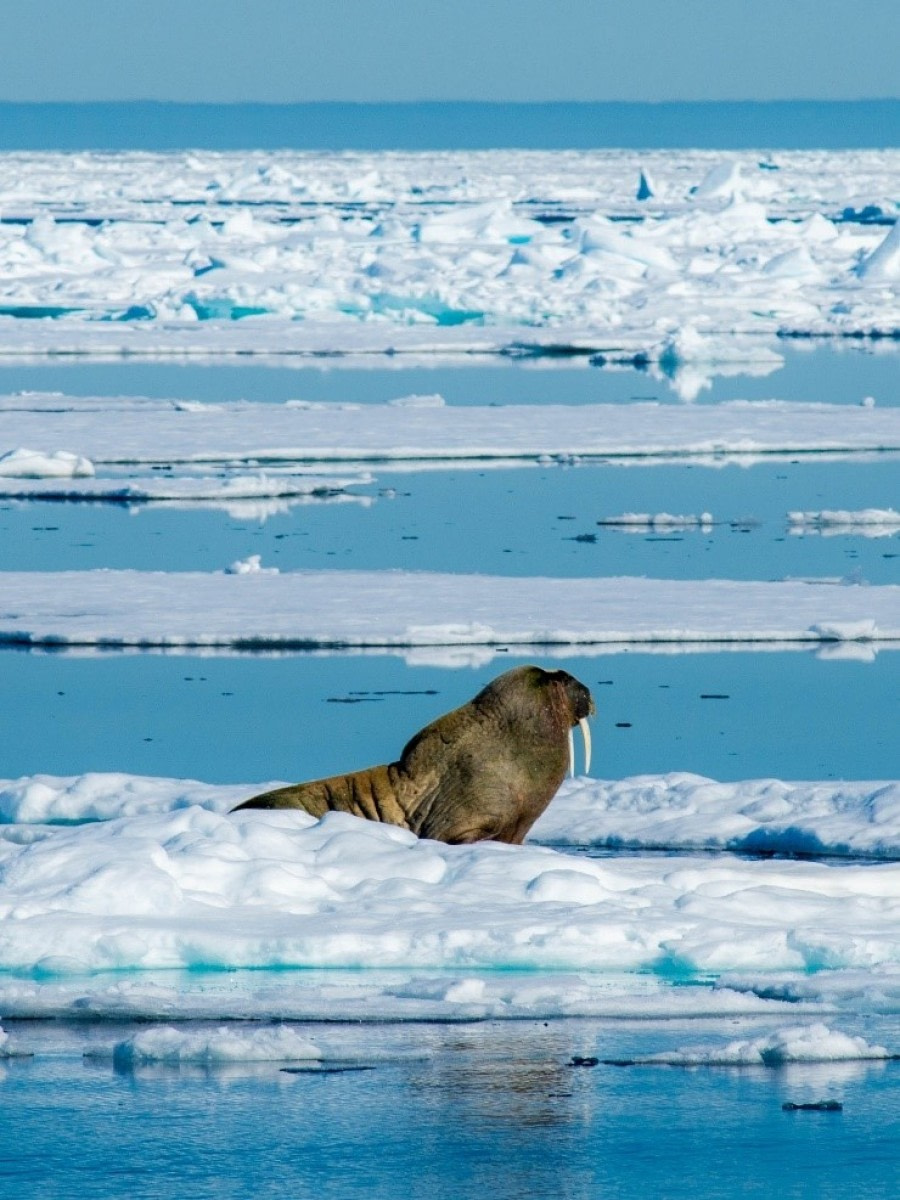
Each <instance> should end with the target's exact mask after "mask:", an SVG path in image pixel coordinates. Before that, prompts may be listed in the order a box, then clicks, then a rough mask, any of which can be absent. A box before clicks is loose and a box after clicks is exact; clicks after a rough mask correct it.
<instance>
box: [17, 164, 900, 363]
mask: <svg viewBox="0 0 900 1200" xmlns="http://www.w3.org/2000/svg"><path fill="white" fill-rule="evenodd" d="M897 163H898V152H897V151H896V150H881V151H875V150H868V151H847V152H843V153H837V152H830V153H828V154H825V153H819V152H780V153H779V154H778V156H777V162H774V163H773V162H771V161H769V162H767V163H766V164H764V165H765V168H766V169H763V165H762V164H760V162H759V157H758V155H752V154H735V153H703V152H696V151H695V152H691V151H670V152H654V153H649V152H642V153H640V154H637V153H635V152H626V151H595V152H577V153H574V152H526V151H522V152H516V151H490V152H478V153H465V152H459V153H430V154H429V153H424V154H399V153H397V154H384V153H379V154H364V153H356V154H327V153H319V154H315V153H291V152H287V151H284V152H279V153H261V152H246V153H241V154H228V153H212V152H204V153H199V152H187V153H175V154H148V153H138V152H133V153H117V154H91V153H84V154H80V155H78V156H69V155H62V154H51V153H34V154H25V153H19V154H8V155H4V156H3V157H2V159H0V209H2V211H3V213H4V215H5V216H6V218H7V220H6V221H5V223H4V224H3V225H2V227H0V278H2V280H3V284H2V286H0V314H2V315H0V344H7V345H9V344H13V343H15V344H16V345H17V348H18V349H19V350H20V351H21V350H23V349H25V348H26V345H25V344H27V343H28V342H31V343H32V344H33V345H34V346H35V347H36V348H38V347H40V346H41V345H43V347H44V348H45V349H46V348H49V346H50V344H51V343H52V342H54V341H55V342H56V344H57V346H58V347H59V348H63V347H64V348H66V349H69V350H71V349H76V348H81V349H84V348H85V346H86V345H88V344H90V345H93V346H94V347H95V348H96V347H98V346H99V345H100V344H101V343H103V344H105V345H106V346H107V347H108V348H111V349H115V348H127V349H128V350H130V351H132V352H133V351H135V350H137V351H138V352H140V350H141V348H142V347H144V348H146V347H148V346H150V345H151V344H152V345H155V346H156V347H157V348H159V347H164V346H165V345H166V343H167V341H168V343H169V344H172V341H173V337H175V338H180V340H181V344H182V346H186V345H191V346H193V348H195V349H196V348H201V347H203V346H204V345H210V344H211V339H210V338H209V336H208V334H209V333H210V332H213V331H210V330H209V329H208V327H209V326H221V325H223V324H228V325H231V326H233V325H234V324H235V323H240V324H250V325H252V326H253V327H254V331H253V340H254V341H255V343H256V344H255V349H256V350H257V351H259V350H260V349H263V348H265V346H268V348H269V349H282V350H292V351H295V352H296V350H297V349H298V348H300V349H302V348H304V347H305V348H307V349H311V348H312V347H313V344H314V339H315V336H316V327H319V328H321V327H323V326H328V327H330V332H329V334H328V337H327V341H328V342H330V344H331V348H332V349H333V348H334V347H335V346H336V345H341V346H342V348H344V349H347V348H352V343H353V329H354V328H360V327H366V328H367V330H368V335H367V336H368V340H369V345H370V347H371V348H373V349H378V350H382V351H383V350H386V349H389V348H396V345H397V344H398V339H399V343H400V344H403V342H404V341H405V338H404V334H403V331H404V329H410V328H412V329H416V328H418V329H424V330H426V331H428V330H432V331H438V332H440V331H442V330H447V331H449V332H451V333H453V334H454V335H455V337H456V344H457V346H458V347H465V346H467V347H468V348H477V347H478V346H479V345H480V344H482V343H481V340H480V339H482V338H483V334H480V333H479V330H480V329H481V330H484V329H487V330H491V329H493V330H495V331H501V330H502V333H501V334H500V345H505V346H506V347H507V348H511V347H512V346H513V345H514V344H515V341H516V331H517V330H518V331H519V335H520V336H521V335H522V334H524V336H525V340H528V339H529V338H530V337H531V336H532V331H546V332H548V333H549V334H551V336H552V337H553V338H554V339H555V340H556V342H557V343H560V344H563V345H569V344H573V342H574V343H575V344H578V343H579V342H581V341H582V340H586V341H587V344H588V345H590V346H592V347H593V348H595V349H597V350H600V351H602V352H608V353H611V354H613V355H616V354H621V353H625V354H632V355H633V354H635V353H641V354H644V355H648V356H649V357H650V358H652V359H657V358H660V357H661V356H662V355H663V354H664V353H665V352H666V349H667V347H668V346H669V344H670V342H671V340H672V339H673V337H675V336H676V335H677V334H678V333H679V331H680V330H681V329H682V327H683V325H684V314H685V312H690V314H691V321H692V323H693V325H694V327H695V329H696V331H697V332H698V333H699V335H700V338H701V340H702V339H704V338H712V339H715V338H716V337H719V336H720V335H721V334H723V333H728V334H736V333H741V334H752V335H763V336H768V337H772V336H775V335H777V334H785V333H787V334H817V335H822V334H824V335H837V336H846V335H849V334H853V335H860V334H862V335H867V334H872V333H876V334H882V335H884V334H886V335H889V336H892V335H893V334H894V332H895V331H896V330H897V329H898V328H900V298H898V290H897V245H898V243H897V230H896V228H894V229H893V230H891V229H890V225H891V223H892V222H893V221H894V220H895V219H896V200H897V197H896V178H897V172H898V166H897ZM773 166H774V167H777V170H772V169H771V168H772V167H773ZM641 173H643V174H641ZM639 176H640V177H641V178H642V179H643V185H644V186H642V187H641V188H640V190H639V191H638V193H637V194H636V192H635V179H636V178H638V177H639ZM651 178H652V181H653V182H652V186H651V185H650V183H649V180H650V179H651ZM861 214H864V217H863V215H861ZM25 318H43V320H33V319H32V320H27V322H26V320H25ZM25 323H27V324H28V325H29V326H31V327H32V328H30V329H28V330H27V331H23V330H21V329H20V327H21V326H22V325H23V324H25ZM48 325H50V326H53V327H54V328H52V329H51V330H50V331H49V332H48V330H47V328H46V327H47V326H48ZM37 326H43V328H34V327H37ZM341 331H343V332H341ZM460 331H461V332H460ZM135 335H136V336H135ZM310 335H311V336H312V340H310ZM23 340H24V343H25V344H23ZM700 354H701V357H702V356H703V354H704V352H703V351H700Z"/></svg>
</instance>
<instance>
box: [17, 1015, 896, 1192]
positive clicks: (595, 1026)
mask: <svg viewBox="0 0 900 1200" xmlns="http://www.w3.org/2000/svg"><path fill="white" fill-rule="evenodd" d="M728 1025H729V1027H730V1028H729V1033H734V1035H735V1036H737V1033H736V1032H735V1030H736V1029H737V1028H738V1027H739V1028H740V1031H742V1032H744V1033H747V1032H752V1031H753V1029H754V1023H753V1022H752V1021H744V1022H728ZM298 1028H299V1029H300V1030H301V1031H302V1032H303V1033H306V1034H308V1035H309V1036H313V1037H314V1036H317V1034H318V1033H319V1032H320V1028H319V1029H317V1028H316V1027H303V1026H299V1027H298ZM128 1032H129V1030H128V1028H127V1027H124V1028H122V1027H117V1026H115V1025H111V1026H108V1027H103V1028H100V1029H97V1028H92V1027H90V1026H82V1027H78V1026H75V1027H74V1028H72V1029H70V1030H69V1031H67V1033H66V1034H65V1036H60V1034H59V1033H58V1032H56V1031H54V1032H52V1033H51V1034H50V1035H49V1036H48V1035H47V1034H44V1035H40V1036H39V1039H38V1041H37V1043H36V1044H37V1045H40V1044H41V1042H44V1043H45V1045H44V1046H42V1047H41V1049H42V1050H43V1053H41V1054H36V1056H35V1058H34V1060H33V1061H30V1060H20V1061H15V1062H10V1063H9V1064H8V1066H7V1067H6V1068H5V1069H4V1071H3V1074H2V1078H0V1097H2V1100H0V1103H2V1104H3V1109H4V1120H3V1122H2V1125H0V1190H2V1194H4V1195H7V1196H10V1197H13V1196H15V1197H17V1198H18V1200H32V1198H34V1200H37V1198H38V1197H46V1196H48V1195H52V1196H53V1197H55V1198H58V1200H68V1198H69V1197H72V1198H73V1200H74V1198H76V1197H81V1196H91V1197H92V1198H94V1197H95V1198H97V1200H102V1198H105V1197H110V1198H111V1200H112V1198H116V1197H121V1196H124V1195H127V1196H129V1197H132V1198H135V1200H137V1198H140V1197H148V1198H150V1197H152V1198H153V1200H159V1198H167V1197H176V1196H185V1195H190V1196H193V1197H199V1198H203V1197H209V1198H210V1200H213V1198H214V1200H222V1198H229V1197H234V1198H235V1200H239V1198H241V1197H245V1196H247V1195H253V1196H255V1197H261V1198H267V1197H273V1198H274V1197H282V1196H285V1195H292V1196H307V1195H316V1196H325V1197H335V1198H338V1197H348V1196H366V1197H378V1198H384V1200H393V1198H394V1197H398V1196H411V1197H431V1198H435V1197H436V1198H438V1200H442V1198H443V1197H447V1198H448V1200H449V1198H450V1197H456V1196H459V1195H461V1194H462V1195H473V1196H474V1195H485V1194H490V1195H492V1196H496V1197H497V1198H498V1200H518V1198H519V1197H522V1196H560V1197H566V1198H567V1200H581V1198H582V1197H584V1198H585V1200H586V1198H587V1197H595V1196H603V1197H612V1198H624V1197H633V1196H659V1197H666V1198H667V1200H678V1198H681V1197H684V1198H685V1200H688V1198H690V1200H694V1198H695V1197H709V1198H712V1197H716V1198H722V1200H728V1198H731V1197H734V1196H759V1197H771V1196H773V1195H778V1196H786V1197H795V1198H801V1197H810V1196H815V1197H817V1200H818V1198H821V1200H832V1198H833V1200H838V1198H843V1197H845V1196H846V1195H848V1194H854V1195H858V1196H865V1197H866V1200H880V1198H881V1197H884V1198H885V1200H887V1198H888V1197H893V1196H894V1195H895V1194H896V1173H895V1168H894V1169H892V1164H896V1145H897V1139H898V1136H900V1115H898V1111H900V1110H898V1106H897V1093H898V1083H900V1068H898V1067H897V1065H896V1064H894V1063H887V1064H884V1063H873V1064H868V1065H861V1064H853V1065H847V1064H818V1065H811V1064H806V1065H795V1066H788V1067H782V1068H778V1069H772V1068H763V1067H757V1068H740V1069H735V1068H698V1069H684V1068H672V1067H630V1068H625V1067H617V1066H604V1065H598V1066H594V1067H590V1066H589V1067H577V1066H573V1065H571V1064H572V1060H573V1058H574V1057H576V1056H578V1057H581V1058H590V1057H591V1056H594V1057H596V1056H598V1055H599V1056H602V1057H620V1056H622V1055H624V1054H627V1053H629V1052H630V1053H634V1052H635V1047H645V1046H647V1045H651V1046H654V1047H664V1046H666V1045H671V1044H673V1043H674V1044H677V1042H678V1040H679V1039H682V1040H683V1039H685V1038H687V1039H689V1040H692V1041H695V1042H696V1041H702V1040H704V1039H708V1038H710V1037H715V1036H716V1035H717V1034H718V1035H720V1034H721V1032H722V1030H721V1027H720V1025H717V1023H715V1022H705V1021H696V1022H678V1021H670V1022H665V1023H661V1024H660V1023H657V1022H653V1021H650V1022H642V1023H629V1022H598V1021H569V1022H552V1023H550V1024H548V1023H546V1022H541V1021H526V1022H519V1023H515V1024H513V1025H509V1024H506V1025H504V1024H502V1023H500V1024H497V1023H490V1022H487V1023H482V1024H474V1025H472V1024H463V1025H450V1026H447V1025H444V1026H434V1025H407V1026H405V1027H400V1028H399V1029H398V1028H396V1027H394V1028H393V1029H390V1028H389V1029H387V1030H384V1029H379V1028H377V1027H375V1028H373V1027H366V1028H365V1029H364V1030H363V1031H362V1032H360V1031H359V1030H353V1029H348V1030H345V1031H343V1032H341V1031H338V1030H336V1029H335V1028H332V1029H331V1031H330V1032H331V1036H332V1038H333V1039H335V1040H336V1041H339V1042H341V1043H342V1044H343V1045H344V1046H345V1048H346V1049H345V1053H346V1056H347V1057H346V1060H345V1061H344V1063H343V1064H342V1065H341V1064H333V1065H332V1066H331V1068H330V1069H319V1068H317V1067H316V1066H312V1067H310V1068H306V1069H304V1068H302V1067H301V1068H300V1069H299V1070H297V1069H296V1067H295V1068H292V1070H291V1073H288V1072H286V1071H284V1070H283V1069H281V1067H282V1065H281V1064H278V1063H265V1064H243V1065H235V1066H231V1067H219V1068H203V1067H181V1068H172V1067H166V1066H149V1067H139V1068H135V1069H131V1070H129V1069H116V1068H115V1067H114V1066H113V1065H112V1064H111V1063H109V1062H104V1061H102V1060H99V1061H98V1060H94V1059H91V1058H85V1059H82V1050H83V1049H87V1050H88V1051H90V1050H91V1048H92V1046H96V1044H97V1043H98V1042H105V1043H110V1042H111V1041H113V1040H115V1038H116V1037H122V1036H128ZM373 1049H374V1050H375V1051H376V1057H375V1059H374V1060H373V1057H372V1054H373ZM378 1051H380V1052H381V1055H382V1057H381V1059H380V1061H379V1057H378V1056H377V1052H378ZM392 1060H393V1061H392ZM367 1068H368V1069H367ZM828 1100H831V1101H833V1102H836V1103H838V1104H840V1105H841V1106H842V1108H841V1110H840V1111H803V1110H800V1111H785V1110H784V1108H783V1105H784V1104H786V1103H787V1104H791V1103H809V1102H813V1103H815V1102H821V1101H828Z"/></svg>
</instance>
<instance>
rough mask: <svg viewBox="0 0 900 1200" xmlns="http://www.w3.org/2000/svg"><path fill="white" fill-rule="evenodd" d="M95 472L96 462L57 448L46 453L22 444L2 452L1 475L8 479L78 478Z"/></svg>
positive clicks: (0, 460)
mask: <svg viewBox="0 0 900 1200" xmlns="http://www.w3.org/2000/svg"><path fill="white" fill-rule="evenodd" d="M93 474H94V464H93V463H92V462H91V460H90V459H89V458H82V456H81V455H80V454H70V453H69V451H68V450H56V451H54V453H53V454H46V453H44V452H43V451H41V450H27V449H26V448H25V447H23V446H20V447H19V448H18V449H16V450H10V451H9V452H8V453H7V454H0V476H3V477H5V478H7V479H9V478H12V479H78V478H86V477H88V476H91V475H93Z"/></svg>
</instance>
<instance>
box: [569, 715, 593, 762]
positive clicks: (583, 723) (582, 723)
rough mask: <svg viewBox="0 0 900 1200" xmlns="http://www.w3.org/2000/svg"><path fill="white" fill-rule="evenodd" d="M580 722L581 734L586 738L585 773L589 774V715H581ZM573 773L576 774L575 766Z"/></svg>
mask: <svg viewBox="0 0 900 1200" xmlns="http://www.w3.org/2000/svg"><path fill="white" fill-rule="evenodd" d="M578 724H579V726H580V727H581V736H582V737H583V738H584V773H585V775H587V773H588V771H590V769H591V727H590V725H588V722H587V717H579V718H578ZM572 774H573V775H574V774H575V771H574V767H573V770H572Z"/></svg>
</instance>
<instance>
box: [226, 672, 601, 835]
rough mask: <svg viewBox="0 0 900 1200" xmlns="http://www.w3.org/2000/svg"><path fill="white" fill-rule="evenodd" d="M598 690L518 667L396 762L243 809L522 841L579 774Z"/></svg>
mask: <svg viewBox="0 0 900 1200" xmlns="http://www.w3.org/2000/svg"><path fill="white" fill-rule="evenodd" d="M593 712H594V701H593V699H592V698H591V693H590V692H589V691H588V689H587V688H586V687H585V686H584V684H583V683H579V681H578V680H577V679H575V677H574V676H572V675H570V674H569V673H568V671H545V670H543V669H542V668H541V667H532V666H527V667H515V668H514V669H513V670H512V671H507V672H506V673H505V674H503V675H500V676H499V677H498V678H497V679H495V680H494V681H493V682H492V683H489V684H488V685H487V687H486V688H484V689H483V690H482V691H480V692H479V693H478V695H477V696H476V697H475V698H474V700H470V701H469V703H468V704H464V705H462V707H461V708H456V709H454V710H453V712H449V713H446V714H445V715H444V716H443V717H438V718H437V720H436V721H432V722H431V724H430V725H426V726H425V728H424V729H423V730H421V731H420V732H419V733H417V734H416V735H415V737H413V738H412V740H411V741H410V742H409V743H408V744H407V745H406V747H405V748H404V750H403V753H402V754H401V755H400V758H399V759H398V760H397V762H392V763H388V764H387V765H386V766H378V767H369V768H367V769H366V770H363V771H353V772H352V773H351V774H349V775H333V776H332V777H331V778H329V779H316V780H313V781H312V782H310V783H298V784H294V785H292V786H290V787H283V788H278V789H276V790H275V791H273V792H265V793H264V794H263V795H261V796H254V797H253V799H251V800H247V801H245V802H244V803H243V804H239V805H238V806H237V809H233V810H232V811H233V812H237V810H238V809H241V808H301V809H304V810H305V811H306V812H308V813H312V815H313V816H314V817H321V816H322V815H323V814H324V813H326V812H328V810H329V809H339V810H340V811H342V812H349V813H353V814H354V815H355V816H357V817H366V818H368V820H370V821H386V822H387V823H388V824H391V825H402V826H403V827H404V828H405V829H411V830H412V832H413V833H415V834H417V835H418V836H419V837H423V838H434V839H435V840H437V841H440V842H451V843H460V842H478V841H482V840H490V841H495V842H513V843H520V842H522V841H523V840H524V838H525V834H526V833H527V832H528V830H529V829H530V828H531V826H532V825H533V824H534V822H535V821H536V820H537V818H538V817H539V816H540V815H541V813H542V812H543V811H544V809H545V808H546V807H547V805H548V804H549V803H550V801H551V800H552V799H553V797H554V795H555V794H556V791H557V788H558V787H559V785H560V784H561V783H562V781H563V778H564V776H565V773H566V767H567V766H568V767H569V768H570V770H572V771H573V773H574V750H573V744H572V729H573V727H574V726H575V725H580V726H581V729H582V732H583V734H584V739H585V758H586V760H587V761H586V763H585V771H587V770H588V769H589V767H590V754H591V742H590V732H589V730H588V724H587V717H588V716H590V715H591V714H592V713H593Z"/></svg>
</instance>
